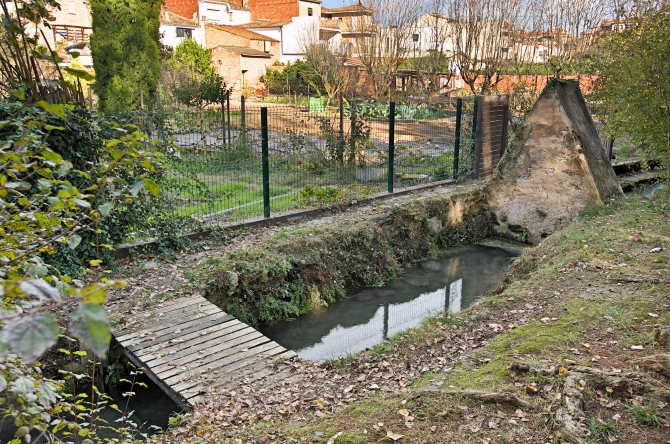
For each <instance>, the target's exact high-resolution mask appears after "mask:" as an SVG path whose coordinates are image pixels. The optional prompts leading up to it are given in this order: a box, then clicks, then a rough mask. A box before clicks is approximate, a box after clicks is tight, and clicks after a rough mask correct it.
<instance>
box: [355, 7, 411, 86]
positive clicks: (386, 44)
mask: <svg viewBox="0 0 670 444" xmlns="http://www.w3.org/2000/svg"><path fill="white" fill-rule="evenodd" d="M363 5H364V6H365V7H367V8H369V9H371V10H372V12H373V14H372V21H371V22H370V21H367V20H359V21H358V24H357V27H358V30H357V34H358V35H359V37H357V38H356V43H355V49H354V51H355V55H356V56H357V57H358V58H360V61H361V62H362V64H363V65H364V66H365V71H366V74H367V78H368V81H369V82H370V83H371V86H372V90H373V94H374V95H375V97H376V98H377V99H382V98H385V97H389V98H390V96H391V94H392V86H393V85H395V81H396V77H397V73H398V69H399V68H400V65H401V64H402V63H403V62H404V61H405V59H406V58H407V57H408V56H409V54H410V53H411V48H412V46H411V43H410V42H412V41H413V34H414V32H413V30H414V26H415V22H416V19H417V18H418V17H419V16H420V15H421V11H422V10H423V9H422V3H421V0H366V1H365V2H364V3H363Z"/></svg>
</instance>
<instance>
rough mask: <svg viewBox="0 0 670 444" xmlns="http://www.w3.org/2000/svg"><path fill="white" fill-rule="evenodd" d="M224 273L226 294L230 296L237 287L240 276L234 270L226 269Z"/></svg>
mask: <svg viewBox="0 0 670 444" xmlns="http://www.w3.org/2000/svg"><path fill="white" fill-rule="evenodd" d="M226 274H227V275H228V296H232V295H233V293H235V290H236V289H237V285H238V283H239V282H240V278H239V276H238V275H237V273H235V272H234V271H226Z"/></svg>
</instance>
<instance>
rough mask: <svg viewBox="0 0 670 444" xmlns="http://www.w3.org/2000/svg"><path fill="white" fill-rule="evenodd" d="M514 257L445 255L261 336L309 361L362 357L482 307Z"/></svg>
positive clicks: (465, 250)
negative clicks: (434, 320) (429, 320)
mask: <svg viewBox="0 0 670 444" xmlns="http://www.w3.org/2000/svg"><path fill="white" fill-rule="evenodd" d="M514 257H515V255H514V253H512V252H509V251H506V250H504V249H499V248H491V247H485V246H477V245H467V246H461V247H456V248H451V249H448V250H443V251H441V252H440V254H439V257H438V258H437V259H435V260H430V261H426V262H422V263H420V264H417V265H414V266H412V267H410V268H408V269H407V270H405V271H404V272H403V273H402V274H401V275H400V276H399V277H398V278H397V279H395V280H393V281H391V282H389V283H388V284H386V285H384V286H382V287H379V288H362V289H355V290H353V291H351V292H350V294H349V295H348V296H347V297H346V298H343V299H342V300H339V301H337V302H335V303H334V304H332V305H330V306H329V307H327V308H320V309H316V310H313V311H311V312H309V313H307V314H305V315H303V316H300V317H298V318H297V319H295V320H292V321H284V322H280V323H277V324H273V325H270V326H265V327H262V328H260V331H261V333H263V334H264V335H266V336H268V337H269V338H271V339H272V340H274V341H276V342H278V343H279V344H281V345H283V346H284V347H286V348H288V349H289V350H293V351H295V352H296V353H298V355H299V356H300V357H302V358H304V359H311V360H313V361H324V360H327V359H334V358H338V357H341V356H345V355H347V354H349V353H356V352H359V351H361V350H364V349H366V348H369V347H372V346H374V345H376V344H379V343H381V342H382V341H383V340H384V338H388V337H391V336H393V335H395V334H397V333H400V332H401V331H403V330H407V329H408V328H411V327H415V326H417V325H419V324H420V323H421V321H422V320H423V319H424V318H426V317H427V316H429V315H430V314H433V313H438V312H440V311H445V310H446V311H450V312H452V313H455V312H458V311H460V310H462V309H464V308H467V307H468V306H470V305H472V304H474V303H476V302H478V301H480V300H481V299H482V298H483V297H484V295H485V294H486V292H487V291H489V290H492V289H493V288H495V286H496V285H497V284H498V283H499V282H500V278H501V276H502V273H503V271H504V270H505V269H506V268H507V267H508V266H509V264H510V263H511V260H512V259H513V258H514Z"/></svg>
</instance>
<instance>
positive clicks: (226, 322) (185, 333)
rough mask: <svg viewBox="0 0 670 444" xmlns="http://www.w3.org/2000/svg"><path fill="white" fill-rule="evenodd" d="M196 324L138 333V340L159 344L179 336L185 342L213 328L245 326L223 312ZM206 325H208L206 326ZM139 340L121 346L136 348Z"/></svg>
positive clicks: (205, 317) (199, 320)
mask: <svg viewBox="0 0 670 444" xmlns="http://www.w3.org/2000/svg"><path fill="white" fill-rule="evenodd" d="M197 322H199V324H198V323H196V324H195V325H194V324H193V322H189V324H188V325H187V323H186V322H184V323H177V324H176V325H173V326H172V327H171V328H170V329H169V330H161V331H159V332H157V333H154V332H139V333H140V337H139V339H143V340H144V341H145V342H146V341H159V342H160V341H165V340H168V339H174V335H179V337H180V338H184V340H186V338H188V339H193V338H197V337H198V336H200V334H201V332H204V331H206V330H208V329H211V328H214V327H219V328H220V327H222V326H226V327H229V326H232V325H238V324H241V325H245V324H242V323H241V322H240V321H238V320H237V319H235V318H233V317H232V316H230V315H226V314H224V313H223V312H219V313H214V314H211V315H208V316H203V317H201V318H199V319H198V320H197ZM212 323H213V325H210V324H212ZM206 325H208V326H206ZM197 327H199V328H197ZM139 339H133V340H131V341H126V342H125V343H124V344H123V345H124V346H126V347H133V346H135V347H137V346H139V345H140V344H142V341H140V340H139ZM146 347H150V345H147V346H145V347H144V348H146ZM143 354H146V353H139V355H143ZM139 355H138V356H139Z"/></svg>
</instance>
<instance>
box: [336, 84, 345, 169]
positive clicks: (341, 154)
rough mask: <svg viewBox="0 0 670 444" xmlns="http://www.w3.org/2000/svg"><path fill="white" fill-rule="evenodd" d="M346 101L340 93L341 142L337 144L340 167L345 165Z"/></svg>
mask: <svg viewBox="0 0 670 444" xmlns="http://www.w3.org/2000/svg"><path fill="white" fill-rule="evenodd" d="M344 145H345V142H344V99H343V98H342V93H340V141H339V142H338V144H337V152H336V153H335V154H336V155H337V159H338V160H339V161H340V166H342V165H344Z"/></svg>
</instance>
